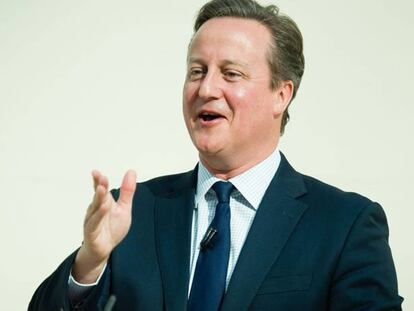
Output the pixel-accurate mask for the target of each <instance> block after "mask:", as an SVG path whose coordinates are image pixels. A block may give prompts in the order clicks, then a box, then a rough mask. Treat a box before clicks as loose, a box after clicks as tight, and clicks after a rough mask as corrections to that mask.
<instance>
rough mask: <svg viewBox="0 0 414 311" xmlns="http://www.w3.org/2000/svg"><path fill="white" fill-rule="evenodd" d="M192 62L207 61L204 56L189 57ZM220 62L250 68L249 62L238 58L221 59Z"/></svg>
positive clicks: (189, 61) (202, 62) (200, 62)
mask: <svg viewBox="0 0 414 311" xmlns="http://www.w3.org/2000/svg"><path fill="white" fill-rule="evenodd" d="M190 63H199V64H204V63H205V61H204V60H203V59H202V58H198V57H190V58H189V59H188V64H190ZM220 63H221V65H222V66H226V65H235V66H239V67H244V68H249V65H248V64H247V63H245V62H241V61H236V60H231V59H225V60H223V61H221V62H220Z"/></svg>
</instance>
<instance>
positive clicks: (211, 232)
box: [200, 227, 218, 252]
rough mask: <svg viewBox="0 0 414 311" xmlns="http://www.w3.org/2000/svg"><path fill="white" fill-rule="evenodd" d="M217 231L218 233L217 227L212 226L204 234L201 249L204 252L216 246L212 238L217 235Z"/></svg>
mask: <svg viewBox="0 0 414 311" xmlns="http://www.w3.org/2000/svg"><path fill="white" fill-rule="evenodd" d="M217 233H218V231H217V229H214V228H212V227H209V228H208V230H207V232H206V234H204V237H203V239H202V240H201V242H200V250H201V251H202V252H204V251H205V250H207V249H208V248H212V247H213V246H214V243H212V240H213V238H214V237H215V236H216V234H217Z"/></svg>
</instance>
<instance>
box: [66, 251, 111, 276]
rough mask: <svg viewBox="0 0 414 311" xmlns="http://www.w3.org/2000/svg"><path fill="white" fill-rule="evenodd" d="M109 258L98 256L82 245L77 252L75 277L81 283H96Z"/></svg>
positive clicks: (74, 265)
mask: <svg viewBox="0 0 414 311" xmlns="http://www.w3.org/2000/svg"><path fill="white" fill-rule="evenodd" d="M108 259H109V258H101V259H100V258H96V256H93V255H91V254H90V252H88V251H87V250H86V248H85V247H84V245H82V246H81V248H80V249H79V251H78V253H77V254H76V258H75V262H74V263H73V266H72V276H73V278H74V279H75V280H76V281H77V282H78V283H81V284H89V283H94V282H96V280H97V279H98V278H99V276H100V275H101V273H102V270H103V269H104V268H105V265H106V263H107V261H108Z"/></svg>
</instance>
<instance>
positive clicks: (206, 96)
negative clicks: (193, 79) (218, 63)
mask: <svg viewBox="0 0 414 311" xmlns="http://www.w3.org/2000/svg"><path fill="white" fill-rule="evenodd" d="M221 95H222V85H221V76H220V74H219V73H218V72H214V71H208V72H207V73H206V75H205V76H204V78H203V79H202V80H201V84H200V88H199V90H198V96H199V97H200V98H202V99H203V100H205V101H209V100H212V99H217V98H220V96H221Z"/></svg>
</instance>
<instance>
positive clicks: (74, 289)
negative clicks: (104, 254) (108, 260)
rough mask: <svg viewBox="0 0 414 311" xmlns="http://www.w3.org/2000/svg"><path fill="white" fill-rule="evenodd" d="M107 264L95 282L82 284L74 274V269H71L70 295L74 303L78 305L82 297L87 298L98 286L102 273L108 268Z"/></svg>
mask: <svg viewBox="0 0 414 311" xmlns="http://www.w3.org/2000/svg"><path fill="white" fill-rule="evenodd" d="M106 265H107V264H105V266H104V268H103V269H102V272H101V274H100V275H99V276H98V279H97V280H96V281H95V282H93V283H88V284H82V283H79V282H77V281H76V280H75V278H74V277H73V275H72V270H70V275H69V279H68V296H69V301H70V302H71V303H72V305H76V304H77V303H79V302H80V301H81V300H82V299H85V298H86V297H87V296H88V294H89V293H90V292H91V290H92V289H93V288H94V286H96V285H97V284H98V283H99V281H100V280H101V278H102V275H103V274H104V272H105V270H106Z"/></svg>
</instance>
